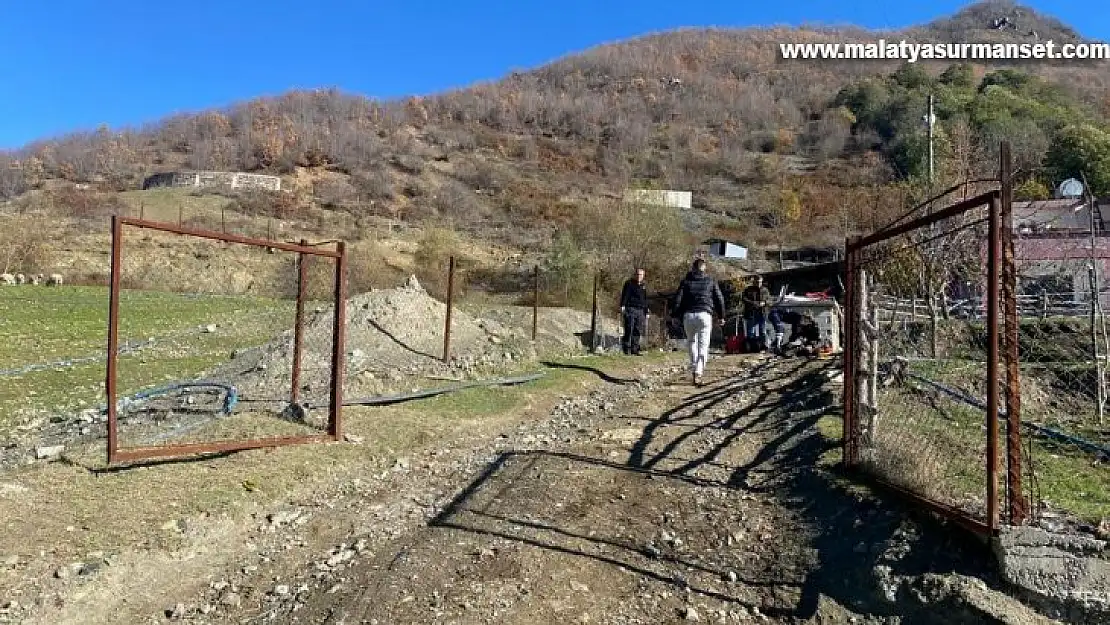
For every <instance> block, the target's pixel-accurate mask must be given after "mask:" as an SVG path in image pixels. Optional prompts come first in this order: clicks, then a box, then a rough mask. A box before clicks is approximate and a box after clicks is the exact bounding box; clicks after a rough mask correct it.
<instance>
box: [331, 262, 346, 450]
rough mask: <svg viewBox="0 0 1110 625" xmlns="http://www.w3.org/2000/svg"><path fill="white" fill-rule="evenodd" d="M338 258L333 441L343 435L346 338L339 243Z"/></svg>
mask: <svg viewBox="0 0 1110 625" xmlns="http://www.w3.org/2000/svg"><path fill="white" fill-rule="evenodd" d="M335 251H336V252H339V258H337V259H336V261H335V319H334V321H333V322H332V323H333V326H332V329H331V365H332V377H331V414H330V415H329V419H328V434H329V435H331V437H332V438H333V439H335V440H339V437H340V436H342V433H343V369H344V363H345V357H346V352H345V351H344V350H345V342H346V338H347V245H346V244H345V243H344V242H343V241H340V242H338V243H337V244H336V246H335Z"/></svg>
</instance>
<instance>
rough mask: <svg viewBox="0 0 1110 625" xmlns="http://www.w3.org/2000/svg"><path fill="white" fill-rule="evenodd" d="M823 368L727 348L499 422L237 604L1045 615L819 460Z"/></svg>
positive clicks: (419, 617)
mask: <svg viewBox="0 0 1110 625" xmlns="http://www.w3.org/2000/svg"><path fill="white" fill-rule="evenodd" d="M829 370H830V369H829V365H828V364H826V363H824V362H810V363H803V362H801V361H788V360H778V361H775V360H752V359H739V358H728V359H719V360H718V361H717V362H716V363H715V367H714V370H713V372H712V373H711V374H710V375H709V379H708V385H707V386H705V387H702V388H695V387H693V386H691V385H690V384H689V382H688V381H687V378H686V377H685V375H683V374H678V373H677V372H676V371H674V370H671V371H670V372H669V373H668V374H667V375H666V377H665V378H664V379H663V380H661V381H660V382H659V383H650V382H649V383H648V384H646V385H644V384H640V383H637V382H636V381H634V380H631V379H629V380H623V379H608V380H607V381H608V382H609V383H610V387H611V388H612V389H614V390H613V391H611V392H610V391H605V392H602V393H600V394H595V396H594V397H593V399H592V400H591V401H592V402H593V403H591V401H586V402H580V403H577V404H574V403H571V404H566V403H564V405H561V406H560V407H559V408H557V409H556V410H555V411H554V412H553V413H552V417H551V419H549V420H548V421H545V422H542V423H533V424H525V425H522V426H521V427H520V428H518V430H517V431H516V432H514V433H512V434H508V435H503V436H502V437H500V438H499V439H498V443H497V445H496V446H495V447H496V449H495V450H493V451H492V453H490V454H488V455H486V456H484V457H483V458H482V461H481V462H479V463H478V468H477V470H476V471H474V472H472V473H469V474H467V473H463V472H455V471H451V470H450V469H451V467H456V466H458V465H457V462H456V461H455V460H453V459H451V458H450V457H448V456H445V457H440V458H437V459H436V460H433V461H432V462H430V463H429V464H427V465H426V466H424V468H423V471H422V473H423V475H424V476H440V477H439V478H434V477H432V478H430V479H425V478H421V477H419V476H413V475H409V476H408V478H407V479H405V480H401V482H400V483H398V485H397V486H398V487H399V489H401V490H400V491H398V492H395V493H394V496H393V497H392V499H391V500H388V501H366V502H364V503H363V504H362V505H364V506H365V516H366V519H365V520H366V525H365V526H364V527H363V529H362V530H361V531H359V530H356V531H353V532H352V533H351V535H350V536H351V539H350V540H351V542H350V543H348V544H343V545H339V546H337V547H336V548H335V549H333V550H332V551H331V552H329V553H328V554H327V555H326V556H324V557H323V558H322V559H321V561H319V562H316V563H315V565H310V566H308V567H306V569H305V570H302V571H301V572H299V573H298V574H297V575H296V578H295V579H294V580H292V581H284V582H282V584H281V585H276V586H274V587H273V588H272V589H271V590H269V591H268V592H267V593H266V594H265V596H264V597H263V598H262V599H261V602H260V604H259V608H258V609H257V610H247V611H246V612H247V613H244V612H239V613H235V614H229V615H228V617H229V619H228V620H230V621H233V622H252V623H253V622H278V623H286V622H288V623H330V624H353V623H378V624H381V625H385V624H392V623H459V624H463V623H520V624H537V623H612V624H633V623H670V622H718V623H734V622H759V621H764V622H813V623H866V622H900V623H932V622H946V623H953V622H967V623H981V622H1013V623H1025V622H1030V623H1032V622H1040V621H1041V619H1039V618H1038V617H1036V616H1035V615H1032V614H1031V613H1028V612H1026V611H1025V610H1024V609H1023V608H1022V607H1021V606H1018V605H1015V604H1013V603H1012V602H1010V601H1009V600H1008V599H1007V598H1006V597H1004V596H1002V595H1000V594H999V593H996V592H994V591H992V590H990V589H989V588H988V585H987V583H985V582H984V581H983V580H984V579H985V580H986V581H987V582H991V577H990V575H989V574H988V573H987V572H986V571H983V570H979V569H978V568H977V567H976V566H975V565H974V564H972V563H975V562H983V561H984V560H983V559H982V557H981V556H982V547H981V546H979V545H968V544H959V543H958V542H949V541H950V540H953V539H950V538H946V537H948V536H952V535H953V534H950V533H948V532H939V531H935V528H934V529H931V530H930V531H925V532H923V531H922V530H921V529H920V528H919V527H918V526H917V525H916V524H915V523H913V522H911V521H908V520H906V519H905V518H904V517H903V515H902V514H901V513H899V512H897V511H896V510H893V509H887V508H884V507H882V506H881V505H880V504H878V503H877V502H876V501H874V500H871V499H867V498H863V497H860V496H854V495H851V494H850V493H848V492H846V491H844V490H843V489H842V488H840V487H839V486H837V485H836V484H835V483H834V482H833V481H830V479H829V478H828V477H827V474H826V472H824V471H823V470H821V469H819V467H818V465H819V463H820V462H821V457H822V455H823V454H824V453H825V452H827V451H828V450H829V448H830V443H828V442H827V441H826V440H825V439H823V438H822V437H821V436H820V434H819V433H818V431H817V428H816V422H817V420H818V419H819V414H820V412H821V411H822V410H821V409H822V408H823V407H826V406H828V405H829V404H830V403H831V400H832V397H831V396H830V393H831V388H830V386H829V384H828V376H827V375H826V372H827V371H829ZM597 373H598V375H601V376H606V374H604V372H601V371H598V372H597ZM414 479H415V480H416V481H413V480H414ZM964 556H966V557H967V559H968V562H964V561H962V559H961V558H962V557H964ZM932 571H942V572H944V573H945V575H944V576H941V575H935V574H933V573H931V572H932ZM980 578H981V579H980ZM224 592H225V594H226V592H227V591H226V589H225V590H224ZM212 600H213V601H216V602H218V601H220V600H219V598H218V597H215V596H214V597H213V599H212ZM248 613H249V614H248ZM212 616H213V617H215V616H216V614H213V615H212Z"/></svg>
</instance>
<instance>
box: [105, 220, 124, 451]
mask: <svg viewBox="0 0 1110 625" xmlns="http://www.w3.org/2000/svg"><path fill="white" fill-rule="evenodd" d="M122 248H123V223H122V222H121V221H120V218H119V216H118V215H112V277H111V279H110V280H109V282H108V364H107V367H105V369H106V375H105V379H104V394H105V395H106V396H107V397H106V399H107V402H108V464H112V463H113V462H115V460H116V452H117V451H118V450H119V437H118V436H117V427H116V361H117V359H118V358H117V356H118V352H119V289H120V272H121V271H123V267H122V263H121V262H120V258H121V255H120V253H121V250H122Z"/></svg>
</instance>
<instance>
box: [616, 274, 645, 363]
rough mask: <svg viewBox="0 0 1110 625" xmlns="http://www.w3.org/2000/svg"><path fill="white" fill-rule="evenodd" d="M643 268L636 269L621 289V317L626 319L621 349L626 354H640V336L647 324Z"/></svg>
mask: <svg viewBox="0 0 1110 625" xmlns="http://www.w3.org/2000/svg"><path fill="white" fill-rule="evenodd" d="M644 275H645V272H644V270H643V269H639V268H638V269H636V275H635V276H634V277H632V278H629V279H628V280H627V281H625V283H624V288H623V289H621V317H622V318H623V320H624V336H623V337H621V349H622V350H624V353H626V354H632V355H634V356H639V355H640V337H642V336H643V335H644V328H645V327H646V326H647V318H648V315H649V314H650V313H649V312H648V300H647V289H646V288H644Z"/></svg>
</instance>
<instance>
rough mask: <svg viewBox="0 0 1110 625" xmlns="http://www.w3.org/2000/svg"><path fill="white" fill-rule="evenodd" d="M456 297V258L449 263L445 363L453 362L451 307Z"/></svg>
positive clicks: (444, 331)
mask: <svg viewBox="0 0 1110 625" xmlns="http://www.w3.org/2000/svg"><path fill="white" fill-rule="evenodd" d="M454 296H455V257H454V256H452V257H451V259H450V260H449V261H448V263H447V317H446V319H445V320H444V322H443V362H449V361H450V360H451V307H452V305H453V299H454Z"/></svg>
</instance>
